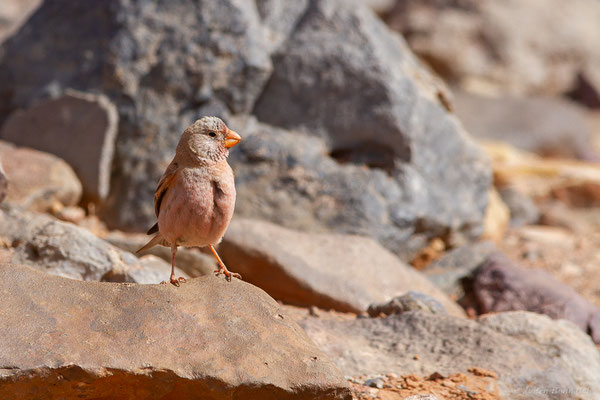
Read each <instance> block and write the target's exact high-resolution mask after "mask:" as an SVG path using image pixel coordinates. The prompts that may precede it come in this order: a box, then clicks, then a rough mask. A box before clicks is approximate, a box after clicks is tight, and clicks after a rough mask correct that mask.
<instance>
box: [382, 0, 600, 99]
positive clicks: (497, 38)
mask: <svg viewBox="0 0 600 400" xmlns="http://www.w3.org/2000/svg"><path fill="white" fill-rule="evenodd" d="M599 19H600V3H599V2H597V1H588V0H575V1H570V2H569V3H568V4H567V3H565V2H563V1H561V0H551V1H548V0H529V1H519V0H503V1H496V0H461V1H456V0H406V1H398V2H396V7H395V10H393V11H391V12H390V16H389V18H388V24H389V25H390V26H391V27H392V28H394V29H397V30H399V31H400V32H402V33H403V34H404V35H405V37H406V38H407V41H408V43H409V44H410V46H411V48H412V49H413V50H414V51H415V52H416V53H417V54H419V55H420V56H421V57H422V58H424V59H426V60H427V61H428V62H429V64H430V65H431V66H432V67H433V68H434V69H435V70H436V71H437V72H438V73H439V74H440V75H441V76H442V77H444V78H446V79H447V80H451V81H458V82H460V83H462V84H466V85H470V86H474V85H475V84H476V85H477V86H485V87H490V86H493V87H494V88H496V89H497V90H499V91H503V92H509V93H513V94H522V93H530V94H531V93H544V94H556V93H564V92H566V91H568V90H570V89H573V88H574V87H577V85H582V84H583V83H584V82H585V85H586V86H588V87H589V89H590V90H591V91H593V92H594V93H595V96H596V98H597V97H598V93H600V68H599V66H600V50H599V48H598V46H597V43H598V42H600V29H598V20H599ZM564 21H577V24H565V23H564ZM549 32H551V33H552V34H549ZM456 49H460V52H461V54H460V57H457V54H456ZM578 77H579V78H578ZM599 105H600V103H598V105H597V106H599Z"/></svg>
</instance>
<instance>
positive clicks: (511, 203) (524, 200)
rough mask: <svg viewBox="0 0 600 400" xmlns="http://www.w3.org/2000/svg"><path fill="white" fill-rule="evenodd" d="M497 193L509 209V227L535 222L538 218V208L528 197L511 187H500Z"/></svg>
mask: <svg viewBox="0 0 600 400" xmlns="http://www.w3.org/2000/svg"><path fill="white" fill-rule="evenodd" d="M498 193H499V194H500V197H501V198H502V202H503V203H504V204H506V206H507V207H508V209H509V210H510V227H511V228H519V227H521V226H523V225H531V224H536V223H537V222H538V221H539V220H540V217H541V213H540V210H539V209H538V207H537V206H536V205H535V203H534V202H533V200H531V198H530V197H528V196H525V195H524V194H523V193H521V192H519V191H518V190H516V189H514V188H511V187H505V188H502V189H500V190H499V191H498Z"/></svg>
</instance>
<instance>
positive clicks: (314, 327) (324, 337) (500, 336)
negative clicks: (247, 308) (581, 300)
mask: <svg viewBox="0 0 600 400" xmlns="http://www.w3.org/2000/svg"><path fill="white" fill-rule="evenodd" d="M300 325H301V326H302V327H303V328H304V329H305V330H306V332H307V333H308V335H309V336H310V337H311V338H312V339H313V340H314V341H315V343H316V344H317V345H318V346H319V347H320V348H321V349H322V350H323V351H324V352H325V354H327V355H328V356H329V358H330V359H331V360H332V361H333V362H334V363H335V364H336V365H337V366H338V367H339V368H340V369H341V370H342V372H343V373H344V374H345V375H349V376H360V375H363V374H364V375H369V376H377V375H385V374H387V373H395V374H398V375H406V374H411V373H414V374H419V375H429V374H432V373H434V372H437V373H440V374H442V375H446V374H450V373H456V372H457V371H467V370H468V369H469V368H471V367H479V368H483V369H486V370H490V371H492V372H494V373H496V374H497V376H498V389H499V392H500V395H501V397H502V398H507V399H515V400H532V399H535V400H537V399H540V400H541V399H549V398H551V399H561V400H562V399H564V400H567V399H573V398H574V396H578V397H575V398H579V399H581V400H583V399H586V400H587V399H589V400H595V399H597V398H598V397H599V396H600V383H598V380H597V377H598V376H600V375H599V374H600V353H599V352H598V350H597V349H596V347H595V346H594V344H593V343H592V341H591V340H590V339H589V337H587V335H586V334H585V333H583V332H581V331H580V330H579V329H578V328H577V327H576V326H574V325H573V324H571V323H570V322H568V321H554V320H552V319H550V318H548V317H546V316H543V315H538V314H534V313H528V312H510V313H501V314H493V315H489V316H486V317H485V318H482V319H481V322H477V321H473V320H468V319H462V318H455V317H452V316H448V315H443V314H431V313H426V312H414V311H413V312H407V313H402V314H396V315H392V316H390V317H387V318H359V319H355V320H350V321H336V320H331V319H330V320H325V319H322V318H305V319H304V320H302V321H300ZM548 390H555V392H553V393H550V394H549V393H548Z"/></svg>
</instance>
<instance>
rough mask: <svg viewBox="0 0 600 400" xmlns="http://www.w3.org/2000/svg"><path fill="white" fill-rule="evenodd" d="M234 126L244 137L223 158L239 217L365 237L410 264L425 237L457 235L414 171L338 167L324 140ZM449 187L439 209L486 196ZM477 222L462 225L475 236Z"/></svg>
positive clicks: (431, 187)
mask: <svg viewBox="0 0 600 400" xmlns="http://www.w3.org/2000/svg"><path fill="white" fill-rule="evenodd" d="M236 125H237V126H239V127H240V128H239V131H240V132H243V134H244V140H243V141H242V142H241V143H240V144H239V145H238V146H236V147H235V151H233V152H232V153H231V155H230V157H229V160H230V163H231V164H232V166H233V167H234V170H235V173H236V189H237V193H238V200H237V202H236V215H238V216H244V217H252V218H259V219H264V220H269V221H271V222H275V223H277V224H280V225H283V226H286V227H288V228H292V229H299V230H307V231H320V232H327V231H334V232H340V233H349V234H358V235H363V236H371V237H374V238H376V239H377V241H378V242H380V243H381V244H383V245H384V246H385V247H386V248H388V249H389V250H391V251H393V252H394V253H396V254H397V255H399V256H401V258H402V259H404V260H409V259H412V258H413V256H414V253H415V251H417V250H418V249H420V248H422V247H423V246H425V245H426V244H427V242H428V239H429V238H430V237H438V236H444V237H448V236H450V237H458V236H461V235H460V234H457V232H459V231H461V230H462V228H460V226H459V225H461V226H462V223H459V222H458V221H459V219H460V217H459V216H458V215H455V217H456V218H454V219H453V221H454V222H451V223H450V225H452V226H455V227H456V230H453V228H451V227H450V226H449V225H448V223H447V222H448V220H447V219H446V217H445V216H444V215H445V212H446V211H448V212H449V209H447V208H446V209H440V208H439V207H438V205H435V204H436V203H432V202H433V199H432V198H431V197H429V194H431V192H432V191H436V190H437V189H436V187H437V188H440V187H438V186H437V183H436V182H434V181H433V180H432V181H430V182H427V183H426V182H425V181H423V178H422V176H420V175H419V173H418V172H417V171H416V170H412V169H411V168H409V167H407V169H406V170H405V171H404V172H405V173H399V172H398V171H397V172H394V173H393V176H390V175H388V174H387V173H386V172H385V171H384V170H382V169H380V168H366V167H365V166H364V165H355V164H353V163H339V162H338V161H337V160H336V159H335V158H333V157H331V156H328V155H327V154H328V153H329V150H328V148H327V145H326V143H325V140H324V139H321V138H318V137H315V136H309V135H304V134H301V133H298V132H294V131H286V130H283V129H279V128H276V127H273V126H269V125H265V124H262V123H257V122H256V121H255V120H254V119H252V118H250V119H247V120H239V121H236ZM432 146H434V145H433V144H432ZM432 156H433V155H432ZM461 165H462V164H461ZM478 166H479V164H476V165H475V166H474V168H475V169H477V168H478ZM451 170H456V168H455V167H454V166H453V167H451V168H450V167H448V168H446V172H448V173H453V172H452V171H451ZM479 177H480V178H482V176H481V175H480V176H479ZM449 179H450V177H449ZM485 182H487V181H485ZM479 183H480V184H481V187H484V186H485V185H487V183H484V181H483V180H482V181H481V182H479ZM465 184H467V183H466V181H465ZM455 186H456V185H455ZM457 187H458V186H457ZM470 188H471V189H474V187H473V186H470ZM452 190H454V189H449V188H448V190H447V191H446V192H444V193H443V194H442V193H441V192H440V193H438V194H439V195H440V196H453V197H452V200H451V199H450V198H446V201H445V202H444V205H440V207H452V205H453V204H458V203H460V202H463V205H465V204H467V203H468V204H470V205H471V206H472V207H474V208H471V212H472V211H473V210H474V209H475V208H476V207H478V206H477V205H474V204H473V201H481V200H483V201H484V202H485V199H486V198H487V194H486V193H487V190H486V191H484V192H482V193H481V194H480V196H479V199H477V200H475V199H473V198H470V195H469V194H467V192H466V191H465V192H460V193H458V192H452ZM457 190H461V189H457ZM465 190H467V189H465ZM451 192H452V194H451ZM474 193H475V192H471V194H473V195H474ZM463 195H464V196H463ZM457 199H460V200H457ZM440 200H441V199H440ZM398 204H402V207H398ZM472 215H473V217H474V218H475V214H472ZM477 215H479V211H478V212H477ZM482 215H483V211H482ZM482 215H481V216H482ZM447 216H448V217H449V214H448V215H447ZM478 218H479V217H477V218H475V219H478ZM463 221H464V220H463ZM455 222H456V224H457V225H456V224H455ZM480 222H481V221H478V222H477V223H475V222H474V225H470V226H471V227H472V228H473V230H470V228H468V227H467V226H466V225H464V226H462V227H463V228H465V229H467V230H468V231H470V232H471V233H473V234H474V232H475V231H477V232H479V233H481V224H480ZM462 232H463V233H465V231H464V230H462Z"/></svg>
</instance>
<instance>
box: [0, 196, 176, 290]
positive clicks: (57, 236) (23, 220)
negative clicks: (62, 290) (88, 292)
mask: <svg viewBox="0 0 600 400" xmlns="http://www.w3.org/2000/svg"><path fill="white" fill-rule="evenodd" d="M0 237H1V238H2V240H3V241H4V242H6V243H7V244H8V245H9V247H10V248H11V255H10V262H12V263H17V264H26V265H29V266H31V267H33V268H36V269H39V270H41V271H44V272H47V273H49V274H53V275H59V276H63V277H67V278H71V279H78V280H86V281H101V280H107V281H112V282H138V283H159V282H161V281H163V280H165V279H167V278H168V277H169V274H170V268H171V267H170V264H167V263H166V262H164V261H163V260H152V259H146V260H138V258H137V257H136V256H134V255H133V254H131V253H128V252H126V251H122V250H120V249H118V248H116V247H114V246H111V245H110V244H109V243H107V242H105V241H103V240H102V239H99V238H97V237H96V236H94V235H93V234H92V233H91V232H89V231H88V230H86V229H83V228H80V227H77V226H75V225H73V224H70V223H65V222H61V221H58V220H56V219H54V218H52V217H49V216H46V215H41V214H35V213H28V212H21V211H17V210H14V209H8V208H6V207H5V208H3V209H0ZM176 273H178V274H179V275H181V276H186V274H185V273H183V272H182V271H180V270H177V271H176Z"/></svg>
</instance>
